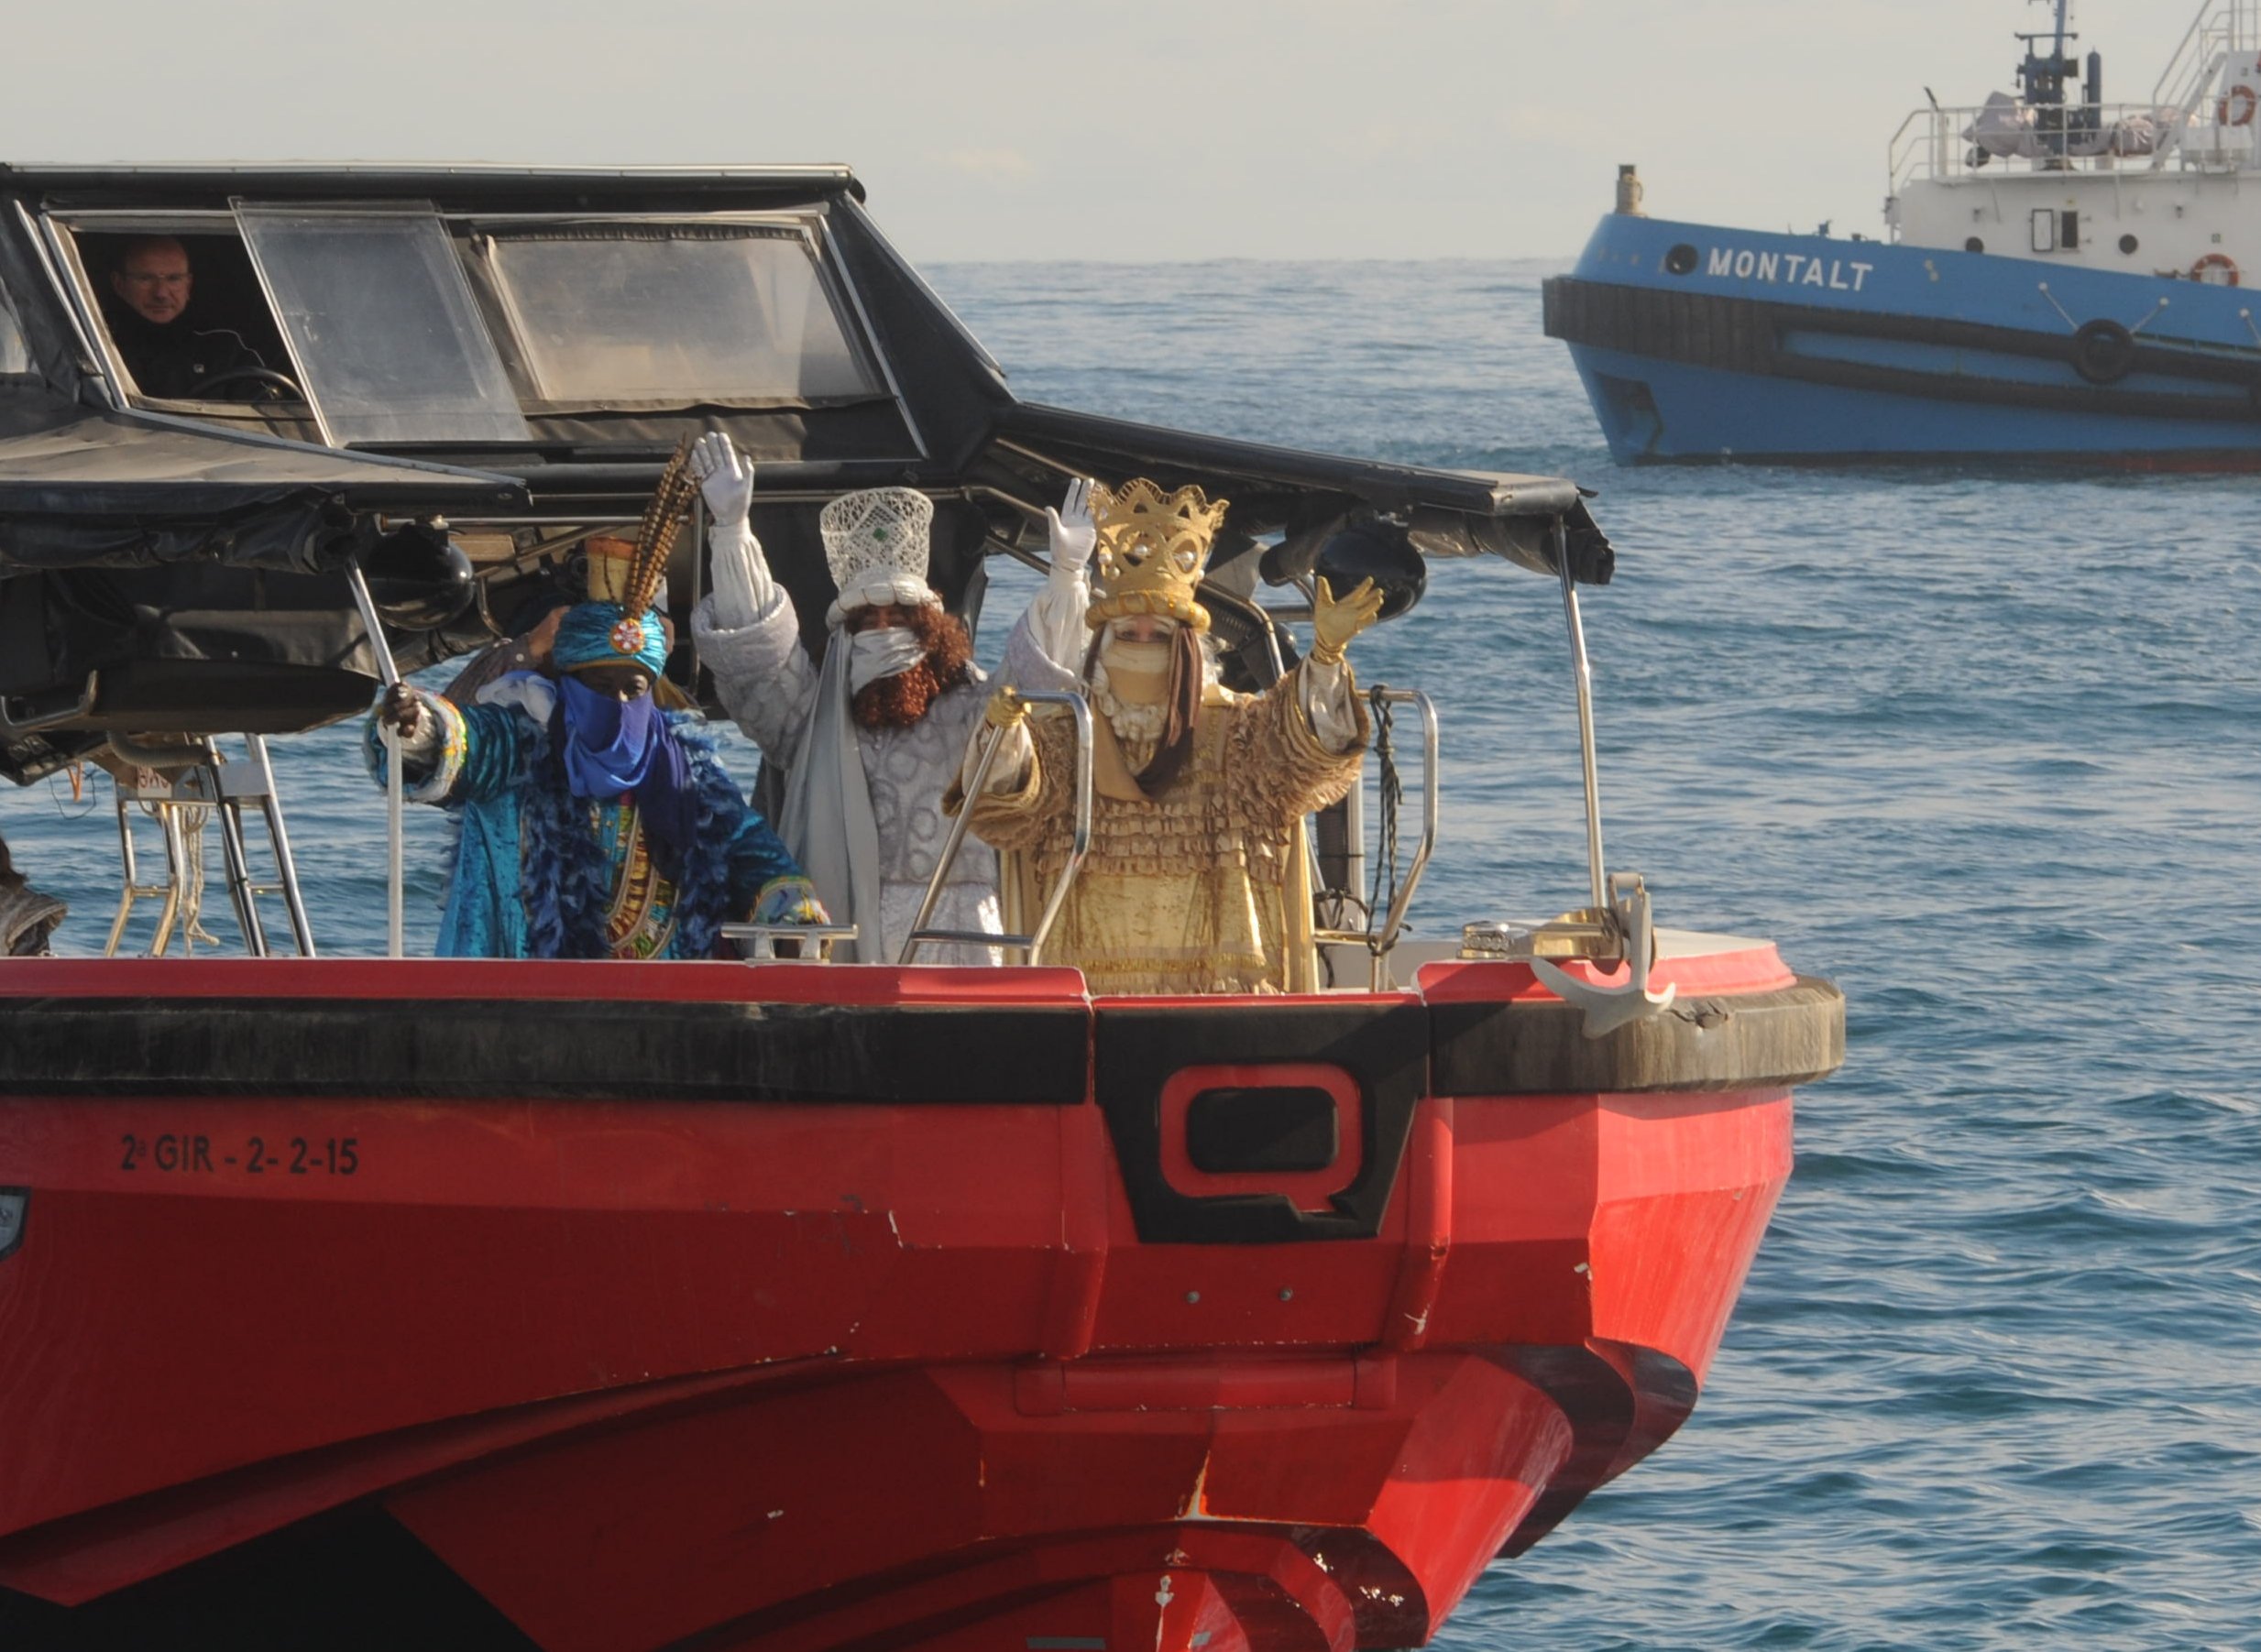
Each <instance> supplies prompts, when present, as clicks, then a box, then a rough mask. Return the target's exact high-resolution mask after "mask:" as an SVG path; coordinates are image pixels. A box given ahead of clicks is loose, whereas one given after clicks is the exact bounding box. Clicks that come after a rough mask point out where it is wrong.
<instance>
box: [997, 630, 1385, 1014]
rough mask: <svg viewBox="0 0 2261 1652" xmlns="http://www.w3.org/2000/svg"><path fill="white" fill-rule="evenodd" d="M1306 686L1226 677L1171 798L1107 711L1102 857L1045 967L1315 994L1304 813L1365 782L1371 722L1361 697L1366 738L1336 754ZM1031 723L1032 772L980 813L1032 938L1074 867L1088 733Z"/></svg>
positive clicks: (1164, 987) (1135, 983)
mask: <svg viewBox="0 0 2261 1652" xmlns="http://www.w3.org/2000/svg"><path fill="white" fill-rule="evenodd" d="M1344 669H1345V672H1347V670H1348V669H1349V668H1348V667H1345V668H1344ZM1301 689H1302V672H1301V669H1300V668H1299V669H1298V670H1296V671H1293V672H1290V673H1289V674H1288V675H1287V676H1286V677H1283V678H1282V679H1281V680H1280V681H1279V683H1277V684H1274V685H1273V686H1272V687H1271V688H1269V689H1268V690H1267V691H1266V692H1265V693H1263V694H1261V695H1236V694H1234V693H1233V692H1231V691H1230V690H1228V689H1224V688H1221V687H1212V688H1211V689H1210V690H1209V691H1208V695H1207V696H1206V697H1205V699H1204V701H1203V703H1202V710H1201V715H1200V720H1199V721H1198V722H1197V723H1196V724H1195V727H1194V735H1193V751H1192V755H1191V759H1190V760H1188V761H1187V763H1186V765H1185V767H1184V768H1183V769H1181V770H1180V771H1179V774H1178V778H1177V779H1176V781H1174V782H1172V783H1171V785H1170V786H1169V790H1167V791H1166V792H1164V793H1162V794H1161V796H1160V797H1158V798H1155V799H1148V798H1147V797H1145V796H1144V795H1142V794H1141V793H1139V792H1138V790H1137V788H1136V786H1135V785H1134V784H1132V783H1131V781H1130V771H1129V768H1128V766H1127V764H1126V763H1125V761H1124V760H1123V759H1122V757H1121V755H1120V749H1119V748H1118V747H1117V746H1116V745H1115V742H1114V730H1113V729H1112V728H1109V727H1108V725H1107V721H1106V719H1105V718H1104V717H1094V718H1093V719H1092V725H1093V727H1092V732H1093V734H1094V736H1095V737H1096V738H1097V740H1098V742H1099V746H1098V749H1097V750H1096V751H1095V752H1094V753H1093V759H1094V760H1093V764H1092V846H1091V852H1090V854H1089V855H1088V856H1086V857H1085V859H1084V862H1083V870H1081V872H1079V873H1078V874H1077V876H1076V881H1075V886H1074V887H1073V888H1072V889H1070V891H1069V892H1068V900H1067V903H1066V904H1065V905H1064V906H1062V907H1061V908H1060V914H1059V923H1058V924H1055V925H1054V927H1053V930H1052V934H1051V935H1050V937H1049V938H1048V940H1047V942H1046V944H1045V948H1044V956H1043V961H1044V962H1045V963H1047V964H1065V965H1072V966H1074V967H1075V968H1079V969H1081V970H1082V971H1083V975H1084V979H1085V980H1086V981H1087V982H1089V984H1090V987H1091V990H1092V992H1094V993H1215V992H1308V991H1312V990H1315V985H1316V983H1315V981H1314V979H1313V978H1314V973H1315V968H1316V966H1315V959H1314V956H1313V953H1312V901H1311V865H1310V859H1309V857H1308V854H1307V852H1306V849H1305V845H1304V831H1303V817H1304V816H1305V815H1308V814H1309V813H1311V811H1312V810H1313V809H1318V808H1323V807H1325V806H1326V805H1327V804H1331V803H1334V801H1336V800H1337V799H1338V798H1340V797H1341V796H1342V795H1343V794H1344V793H1345V792H1346V791H1348V790H1349V788H1350V785H1351V783H1352V782H1353V781H1354V780H1356V777H1357V773H1358V766H1359V763H1360V761H1361V760H1363V758H1364V755H1365V751H1366V742H1367V740H1368V739H1369V738H1371V728H1370V726H1369V724H1368V722H1367V720H1366V708H1365V706H1364V705H1363V703H1362V702H1360V701H1359V700H1358V698H1357V696H1356V694H1355V693H1353V694H1352V695H1350V696H1349V699H1350V704H1351V706H1352V707H1353V708H1354V712H1355V715H1356V719H1357V739H1356V743H1355V744H1353V745H1352V747H1351V748H1350V749H1349V750H1347V751H1345V752H1343V753H1341V754H1339V755H1338V754H1335V753H1333V752H1330V751H1328V750H1327V749H1325V748H1324V747H1323V746H1322V745H1321V744H1320V743H1319V738H1318V736H1317V735H1316V734H1315V733H1314V732H1313V730H1312V725H1311V719H1310V717H1308V716H1306V715H1305V713H1304V710H1303V706H1302V694H1301ZM1028 731H1029V736H1030V743H1031V746H1032V747H1033V749H1034V760H1033V761H1032V762H1031V763H1030V765H1029V770H1028V772H1027V774H1026V778H1025V781H1024V782H1023V783H1022V784H1021V785H1020V786H1019V787H1018V788H1017V789H1016V790H1015V791H1012V792H1009V793H990V794H989V795H987V796H984V797H982V798H981V799H979V800H977V801H976V802H975V803H974V804H972V809H973V818H972V821H971V826H972V829H973V830H974V831H975V832H977V833H979V834H980V835H981V836H982V837H983V838H984V839H985V840H987V841H988V842H989V843H991V844H992V845H993V846H994V847H995V848H997V849H998V850H999V851H1000V853H1001V856H1002V860H1001V866H1000V870H1001V877H1000V880H999V883H1000V888H1001V890H1002V892H1003V893H1004V901H1005V927H1006V928H1007V929H1009V930H1018V931H1020V932H1021V933H1024V934H1025V933H1026V930H1027V927H1028V926H1029V925H1031V924H1034V923H1035V922H1036V919H1037V914H1039V913H1041V912H1042V911H1043V909H1044V902H1045V900H1046V898H1047V897H1048V895H1049V894H1050V892H1051V890H1052V887H1053V884H1054V882H1055V881H1057V880H1058V878H1059V874H1060V870H1061V868H1063V867H1064V866H1065V865H1066V864H1067V860H1068V850H1069V846H1070V838H1071V837H1072V835H1073V829H1074V804H1073V799H1072V798H1071V796H1070V782H1071V781H1072V778H1073V776H1074V772H1075V733H1074V727H1073V725H1072V724H1071V723H1070V721H1069V720H1068V718H1067V717H1065V716H1064V715H1062V714H1060V713H1059V712H1057V711H1049V710H1048V708H1044V707H1039V708H1037V711H1036V712H1034V713H1033V714H1032V715H1031V717H1030V718H1029V721H1028Z"/></svg>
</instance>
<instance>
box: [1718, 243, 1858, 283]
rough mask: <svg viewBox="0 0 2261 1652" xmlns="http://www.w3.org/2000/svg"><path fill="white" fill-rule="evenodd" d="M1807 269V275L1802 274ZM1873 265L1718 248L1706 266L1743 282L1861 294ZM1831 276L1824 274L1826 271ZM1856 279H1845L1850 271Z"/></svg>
mask: <svg viewBox="0 0 2261 1652" xmlns="http://www.w3.org/2000/svg"><path fill="white" fill-rule="evenodd" d="M1801 267H1803V268H1804V269H1805V271H1806V273H1805V274H1804V275H1800V274H1799V273H1798V271H1799V269H1800V268H1801ZM1874 268H1876V266H1875V265H1873V264H1863V263H1861V262H1860V261H1859V260H1858V259H1855V258H1817V257H1814V256H1813V255H1811V254H1810V253H1802V252H1758V251H1756V250H1754V249H1752V248H1751V247H1748V246H1741V247H1735V246H1715V247H1713V248H1712V249H1711V257H1710V258H1709V260H1708V261H1707V263H1706V264H1705V266H1704V273H1705V274H1706V275H1709V276H1733V277H1735V278H1736V279H1739V280H1745V281H1753V280H1756V281H1771V282H1773V283H1775V284H1776V285H1778V286H1784V287H1790V286H1797V287H1828V288H1834V289H1835V290H1837V291H1838V292H1859V291H1860V284H1861V283H1862V282H1863V281H1865V280H1867V279H1869V271H1871V269H1874ZM1825 269H1826V270H1827V274H1824V273H1823V272H1824V270H1825ZM1848 270H1849V271H1851V273H1852V279H1851V280H1847V279H1845V275H1846V272H1847V271H1848Z"/></svg>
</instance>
